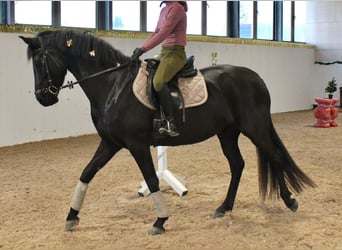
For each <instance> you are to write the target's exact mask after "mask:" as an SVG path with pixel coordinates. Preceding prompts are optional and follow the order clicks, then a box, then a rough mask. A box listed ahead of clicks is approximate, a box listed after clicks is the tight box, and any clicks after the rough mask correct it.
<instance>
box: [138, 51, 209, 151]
mask: <svg viewBox="0 0 342 250" xmlns="http://www.w3.org/2000/svg"><path fill="white" fill-rule="evenodd" d="M159 63H160V61H159V60H157V59H155V58H153V59H146V60H144V61H143V62H142V63H141V66H140V69H139V71H138V74H137V76H136V78H135V80H134V82H133V86H132V90H133V94H134V95H135V97H136V98H137V100H138V101H139V102H140V103H141V104H143V105H144V106H145V107H147V108H149V109H151V110H155V111H159V112H155V117H154V120H153V128H154V135H153V137H154V140H155V142H154V145H158V140H159V139H160V138H161V135H160V134H159V133H158V128H159V127H160V124H161V121H162V112H160V108H159V107H160V105H159V103H158V101H157V97H156V95H157V94H156V92H155V90H154V87H153V84H152V80H153V76H154V74H155V72H156V70H157V67H158V65H159ZM166 86H167V87H168V89H169V91H170V93H171V96H172V99H173V102H174V105H175V107H178V109H181V110H182V122H183V123H185V108H191V107H196V106H199V105H202V104H204V103H205V102H206V101H207V99H208V91H207V87H206V84H205V80H204V77H203V75H202V73H201V72H200V71H199V70H197V69H195V68H194V57H193V56H190V57H188V58H187V63H186V64H185V66H184V67H183V68H182V69H181V70H180V71H179V72H178V73H177V74H176V75H175V76H174V77H173V78H172V80H171V81H170V82H169V83H167V84H166Z"/></svg>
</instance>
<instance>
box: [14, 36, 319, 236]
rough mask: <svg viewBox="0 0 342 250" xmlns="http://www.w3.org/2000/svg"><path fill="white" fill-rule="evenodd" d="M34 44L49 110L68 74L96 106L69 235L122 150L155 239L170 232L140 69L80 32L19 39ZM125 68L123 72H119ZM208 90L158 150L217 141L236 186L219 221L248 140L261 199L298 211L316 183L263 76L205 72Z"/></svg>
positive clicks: (39, 92)
mask: <svg viewBox="0 0 342 250" xmlns="http://www.w3.org/2000/svg"><path fill="white" fill-rule="evenodd" d="M20 38H21V39H23V40H24V41H25V43H26V44H28V58H29V59H32V61H33V70H34V77H35V96H36V98H37V100H38V101H39V103H40V104H41V105H43V106H50V105H53V104H55V103H57V102H58V93H59V91H60V90H61V89H62V88H64V87H65V85H63V82H64V77H65V75H66V73H67V70H69V71H70V72H71V73H72V74H73V75H74V76H75V78H76V79H77V80H78V83H79V84H80V86H81V88H82V89H83V91H84V93H85V94H86V96H87V97H88V99H89V101H90V104H91V116H92V120H93V122H94V125H95V127H96V129H97V132H98V134H99V136H100V137H101V142H100V144H99V146H98V149H97V151H96V152H95V155H94V156H93V158H92V159H91V161H90V162H89V164H88V165H87V166H86V167H85V168H84V170H83V172H82V174H81V176H80V179H79V182H78V184H77V186H76V190H75V192H74V196H73V198H72V201H71V208H70V212H69V214H68V216H67V221H66V226H65V228H66V230H71V229H73V228H75V227H76V226H77V225H78V223H79V217H78V213H79V211H80V209H81V206H82V202H83V199H84V196H85V193H86V190H87V187H88V183H89V182H90V181H91V180H92V179H93V177H94V176H95V174H96V173H97V172H98V171H99V170H100V169H101V168H102V167H103V166H105V165H106V163H107V162H108V161H109V160H110V159H111V158H112V157H113V156H114V155H115V153H117V152H118V151H119V150H120V149H122V148H126V149H128V150H129V151H130V153H131V154H132V156H133V157H134V159H135V161H136V163H137V164H138V166H139V168H140V170H141V172H142V175H143V177H144V179H145V181H146V183H147V185H148V188H149V190H150V191H151V196H152V199H153V201H154V203H155V206H156V210H157V220H156V222H155V223H154V225H153V227H152V229H151V230H150V231H149V233H150V234H160V233H163V232H164V231H165V229H164V226H163V225H164V223H165V221H166V220H167V218H168V216H169V215H168V209H167V206H166V202H165V201H164V199H163V195H162V193H161V192H160V189H159V180H158V177H157V175H156V172H155V168H154V166H153V162H152V156H151V152H150V146H151V145H153V144H154V139H153V133H154V132H153V122H152V121H153V119H154V115H155V111H153V110H151V109H148V108H146V107H145V106H144V105H142V104H141V103H140V102H139V101H138V100H137V98H136V97H135V96H134V95H133V91H132V84H133V81H134V79H135V77H136V75H137V73H138V70H139V67H140V62H132V61H131V60H130V57H127V56H125V55H123V54H122V53H121V52H120V51H118V50H116V49H114V48H113V47H112V46H111V45H109V44H108V43H106V42H105V41H103V40H101V39H99V38H96V37H94V36H92V35H90V34H87V33H81V32H77V31H67V30H63V31H44V32H41V33H39V34H38V35H37V36H36V37H22V36H21V37H20ZM119 65H120V66H119ZM200 72H201V73H202V75H203V76H204V79H205V81H206V84H207V89H208V100H207V102H206V103H204V104H203V105H201V106H198V107H192V108H188V109H186V111H185V112H186V122H185V123H182V122H181V121H182V114H181V112H179V113H177V114H176V116H175V120H176V122H177V123H178V129H179V132H180V136H178V137H173V138H164V139H161V140H160V141H159V145H168V146H177V145H185V144H194V143H197V142H200V141H203V140H206V139H207V138H209V137H212V136H214V135H217V136H218V139H219V141H220V144H221V147H222V150H223V153H224V155H225V156H226V158H227V159H228V162H229V165H230V170H231V181H230V184H229V189H228V193H227V196H226V198H225V200H224V201H223V203H222V204H221V205H220V206H219V207H218V208H217V209H216V211H215V213H214V215H213V217H222V216H224V214H225V213H226V212H227V211H231V210H232V209H233V206H234V200H235V197H236V193H237V189H238V186H239V182H240V178H241V174H242V171H243V168H244V160H243V158H242V156H241V153H240V150H239V147H238V138H239V135H240V134H241V133H242V134H244V135H245V136H247V137H248V138H249V139H250V140H251V141H252V142H253V143H254V144H255V146H256V148H257V155H258V159H259V161H258V167H259V189H260V195H261V197H262V198H265V197H266V196H267V195H276V196H278V197H279V195H280V197H281V198H282V199H283V201H284V202H285V204H286V206H287V207H288V208H289V209H291V210H292V211H296V210H297V208H298V203H297V201H296V200H295V199H293V198H291V195H292V193H291V192H290V191H289V189H290V190H291V191H292V192H295V193H300V192H301V191H302V190H303V188H304V187H305V186H311V187H314V186H315V183H314V182H313V181H312V180H311V179H310V178H309V177H307V175H305V174H304V173H303V172H302V171H301V170H300V168H299V167H298V166H297V165H296V163H295V162H294V160H293V159H292V158H291V156H290V155H289V153H288V151H287V150H286V148H285V146H284V145H283V143H282V142H281V140H280V138H279V137H278V135H277V132H276V131H275V129H274V126H273V123H272V120H271V115H270V95H269V92H268V90H267V88H266V85H265V83H264V81H263V80H262V79H261V78H260V77H259V76H258V74H257V73H255V72H253V71H252V70H250V69H248V68H244V67H237V66H231V65H218V66H212V67H208V68H204V69H201V70H200Z"/></svg>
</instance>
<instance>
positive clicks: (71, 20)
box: [0, 0, 306, 42]
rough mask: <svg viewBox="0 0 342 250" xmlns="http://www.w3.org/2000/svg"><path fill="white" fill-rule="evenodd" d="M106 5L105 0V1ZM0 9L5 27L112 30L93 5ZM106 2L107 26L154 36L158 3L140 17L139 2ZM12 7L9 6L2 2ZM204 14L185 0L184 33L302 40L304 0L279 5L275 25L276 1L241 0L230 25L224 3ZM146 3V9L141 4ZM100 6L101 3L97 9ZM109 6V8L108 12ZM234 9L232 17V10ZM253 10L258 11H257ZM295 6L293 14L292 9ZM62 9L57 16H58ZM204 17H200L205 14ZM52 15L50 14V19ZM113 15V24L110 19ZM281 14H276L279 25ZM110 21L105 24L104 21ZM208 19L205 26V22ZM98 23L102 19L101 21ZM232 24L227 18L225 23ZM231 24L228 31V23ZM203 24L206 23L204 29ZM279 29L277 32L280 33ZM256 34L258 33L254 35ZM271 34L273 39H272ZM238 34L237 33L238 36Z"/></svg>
mask: <svg viewBox="0 0 342 250" xmlns="http://www.w3.org/2000/svg"><path fill="white" fill-rule="evenodd" d="M108 1H109V0H108ZM2 2H3V4H2V5H0V7H1V9H0V10H1V11H0V19H1V22H2V23H3V24H15V23H18V24H33V25H53V26H55V27H59V26H62V27H81V28H92V29H94V28H95V29H96V28H97V29H102V28H104V29H107V28H108V27H110V26H103V25H101V23H97V21H96V17H97V16H96V11H97V10H98V9H97V8H96V6H97V5H96V1H94V0H91V1H90V0H89V1H69V0H68V1H2ZM109 2H110V4H106V5H103V8H102V7H101V13H102V12H104V13H108V15H107V14H106V16H104V17H103V19H104V20H105V22H106V23H107V24H108V23H111V24H112V27H113V29H115V30H132V31H140V27H142V25H141V22H142V23H143V24H144V25H143V26H144V27H143V29H145V23H146V31H148V32H153V31H154V30H155V27H156V25H157V22H158V18H159V14H160V10H161V8H163V6H160V3H161V1H144V5H143V6H146V8H147V9H146V11H147V13H143V14H144V15H143V16H140V14H141V9H140V6H142V4H141V1H137V0H134V1H132V0H130V1H123V0H113V1H109ZM6 3H10V4H6ZM205 3H206V4H207V6H206V11H205V12H202V8H203V1H198V0H196V1H195V0H194V1H187V4H188V7H189V10H188V12H187V17H188V26H187V34H194V35H201V34H202V31H204V32H206V35H214V36H227V31H231V30H232V29H233V28H234V31H236V28H237V27H236V25H237V22H238V23H239V24H238V25H239V31H238V32H239V34H240V37H241V38H249V39H253V38H254V39H267V40H273V39H277V40H280V39H282V40H283V41H293V42H305V39H306V37H305V25H306V1H289V0H283V1H282V5H277V8H276V10H275V11H280V10H281V8H280V7H279V6H282V12H283V17H282V26H281V25H278V24H279V23H278V22H277V27H275V28H276V29H277V30H275V31H274V30H273V29H274V28H273V24H274V14H277V13H278V12H276V13H273V12H274V6H273V5H274V1H239V5H234V6H235V7H237V6H239V8H240V9H239V11H240V13H239V15H240V17H239V18H240V19H239V20H234V21H233V22H228V19H227V15H229V14H228V1H213V0H208V1H206V2H205ZM145 4H146V5H145ZM101 6H102V5H101ZM109 6H112V8H110V9H109ZM235 7H234V17H233V18H235V13H236V12H235V11H236V9H235ZM255 7H257V9H255ZM293 7H294V13H293V12H292V11H293ZM59 10H60V12H59ZM205 13H206V14H207V16H202V15H203V14H205ZM145 14H146V20H145V19H144V20H141V18H145ZM52 15H53V16H52ZM110 16H112V17H113V18H112V20H109V17H110ZM279 17H280V16H279V15H277V21H278V18H279ZM107 19H108V20H107ZM203 20H205V21H206V24H205V23H203ZM101 21H102V19H101ZM229 21H231V20H229ZM228 23H229V25H232V27H228V26H227V25H228ZM202 25H206V27H203V26H202ZM281 27H282V34H281V33H280V32H281V30H278V29H280V28H281ZM255 32H257V33H255ZM274 32H275V34H276V37H275V38H274V37H273V33H274ZM236 34H237V33H236Z"/></svg>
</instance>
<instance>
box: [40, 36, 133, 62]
mask: <svg viewBox="0 0 342 250" xmlns="http://www.w3.org/2000/svg"><path fill="white" fill-rule="evenodd" d="M37 37H38V38H39V37H41V38H42V40H43V43H44V44H43V46H45V47H46V48H47V47H53V48H56V49H57V50H59V51H63V52H68V53H71V55H73V56H80V57H83V58H90V59H91V60H95V61H96V63H97V64H99V65H103V66H108V65H111V66H114V65H117V64H118V63H120V64H122V63H126V62H128V61H129V59H130V58H129V57H127V56H125V55H124V54H123V53H121V52H120V51H119V50H117V49H115V48H114V47H113V46H112V45H110V44H109V43H108V42H106V41H105V40H103V39H100V38H97V37H95V36H93V35H92V34H90V33H89V32H80V31H75V30H57V31H43V32H40V33H39V34H38V35H37ZM70 39H72V45H71V46H70V47H68V46H67V41H69V40H70ZM91 51H94V53H95V56H91V55H90V54H89V53H90V52H91Z"/></svg>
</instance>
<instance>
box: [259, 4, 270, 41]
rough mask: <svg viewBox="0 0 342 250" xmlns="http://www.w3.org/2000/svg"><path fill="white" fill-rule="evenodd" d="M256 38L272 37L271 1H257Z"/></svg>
mask: <svg viewBox="0 0 342 250" xmlns="http://www.w3.org/2000/svg"><path fill="white" fill-rule="evenodd" d="M257 13H258V16H257V17H258V21H257V23H258V24H257V25H258V26H257V38H258V39H268V40H272V39H273V1H258V11H257Z"/></svg>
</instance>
